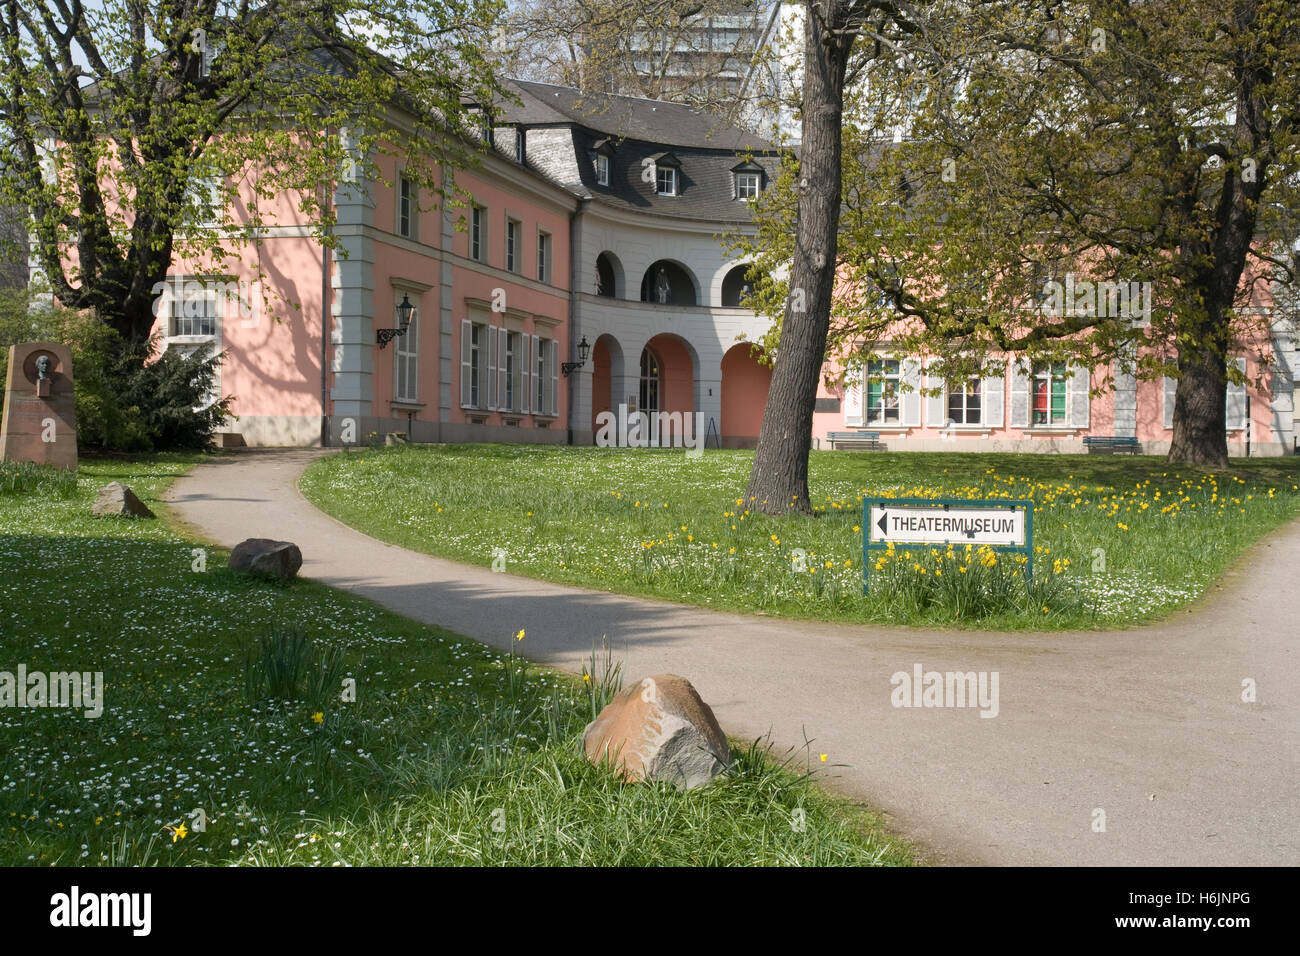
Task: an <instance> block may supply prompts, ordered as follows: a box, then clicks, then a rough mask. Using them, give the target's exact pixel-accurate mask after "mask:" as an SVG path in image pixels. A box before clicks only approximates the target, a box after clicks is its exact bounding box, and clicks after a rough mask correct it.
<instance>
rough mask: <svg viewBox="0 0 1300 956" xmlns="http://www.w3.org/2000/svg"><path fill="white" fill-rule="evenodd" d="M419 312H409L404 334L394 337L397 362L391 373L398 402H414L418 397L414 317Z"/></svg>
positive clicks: (416, 338) (417, 339)
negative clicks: (392, 373)
mask: <svg viewBox="0 0 1300 956" xmlns="http://www.w3.org/2000/svg"><path fill="white" fill-rule="evenodd" d="M418 318H419V313H418V311H417V312H412V313H411V324H410V325H409V326H407V328H406V334H405V335H399V336H398V337H397V338H396V339H394V340H393V341H394V343H396V345H397V348H396V350H395V351H394V353H393V361H395V362H396V363H397V368H396V370H395V374H394V375H393V383H394V389H393V391H394V395H393V397H394V398H396V399H397V400H398V401H399V402H414V401H416V400H417V399H418V398H419V390H418V389H417V388H416V373H417V371H418V367H417V361H416V357H417V353H418V352H419V330H418V328H417V327H416V319H418Z"/></svg>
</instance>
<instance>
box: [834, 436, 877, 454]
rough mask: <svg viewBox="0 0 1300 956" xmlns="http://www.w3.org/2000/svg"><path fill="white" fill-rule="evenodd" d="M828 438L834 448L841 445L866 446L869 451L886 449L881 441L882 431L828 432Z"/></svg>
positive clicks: (851, 446)
mask: <svg viewBox="0 0 1300 956" xmlns="http://www.w3.org/2000/svg"><path fill="white" fill-rule="evenodd" d="M826 440H827V441H829V442H830V443H831V449H832V450H834V449H835V448H838V447H840V446H846V447H850V448H865V449H866V450H867V451H884V448H885V446H884V444H883V443H882V442H881V441H880V432H827V434H826Z"/></svg>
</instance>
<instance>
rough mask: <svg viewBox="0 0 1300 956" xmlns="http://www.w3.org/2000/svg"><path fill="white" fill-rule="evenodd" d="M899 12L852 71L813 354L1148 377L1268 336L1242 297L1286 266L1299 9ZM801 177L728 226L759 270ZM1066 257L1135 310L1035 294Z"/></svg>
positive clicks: (950, 7)
mask: <svg viewBox="0 0 1300 956" xmlns="http://www.w3.org/2000/svg"><path fill="white" fill-rule="evenodd" d="M1229 11H1231V12H1229ZM908 18H909V20H911V21H912V22H913V28H912V29H908V30H903V31H899V32H898V33H897V34H896V35H892V36H890V37H889V42H888V43H875V44H872V43H869V42H864V43H862V44H861V46H860V48H859V50H858V51H857V53H856V54H855V63H854V64H853V67H852V69H851V71H850V76H851V77H853V78H854V80H853V82H851V83H850V85H849V88H848V91H847V93H846V102H845V113H844V126H843V145H844V152H843V164H842V168H843V174H844V186H843V196H844V206H843V213H842V216H841V221H840V237H839V249H838V267H839V276H840V286H839V288H838V293H839V294H838V295H837V297H836V301H835V304H834V308H833V311H832V315H831V333H830V338H829V342H828V353H829V354H831V355H837V356H844V357H845V358H846V359H847V361H848V364H849V367H850V368H851V369H852V368H856V369H860V368H861V361H862V357H863V354H864V350H869V349H872V348H887V349H888V350H889V351H891V352H896V353H899V354H908V355H914V356H923V357H926V358H927V359H929V367H930V372H931V375H932V377H933V378H934V379H936V380H938V379H942V378H947V379H948V380H950V381H958V380H961V379H963V378H965V377H966V376H968V375H972V374H978V373H979V372H980V371H981V366H982V364H983V363H984V362H985V361H986V360H987V359H989V358H995V357H1000V356H1002V355H1005V354H1007V353H1016V354H1019V355H1023V356H1025V357H1027V358H1028V359H1029V360H1030V361H1044V362H1045V361H1070V362H1073V363H1075V364H1077V365H1085V366H1088V367H1090V368H1101V369H1109V368H1110V367H1111V363H1112V362H1113V361H1116V360H1118V362H1119V363H1120V365H1121V367H1123V368H1125V369H1127V370H1132V371H1134V372H1136V373H1137V374H1138V376H1139V377H1141V378H1145V379H1154V378H1158V377H1159V376H1161V375H1164V374H1172V375H1175V376H1177V375H1178V374H1179V371H1180V369H1182V368H1184V366H1185V364H1186V362H1187V361H1188V356H1193V357H1199V356H1217V357H1218V358H1220V359H1221V358H1222V356H1223V355H1225V354H1228V353H1229V351H1230V350H1231V351H1232V352H1233V353H1234V354H1239V351H1240V350H1241V349H1242V348H1243V345H1244V344H1245V343H1249V342H1250V339H1251V338H1252V337H1254V336H1262V340H1263V341H1265V342H1267V323H1268V318H1269V317H1268V315H1267V314H1262V315H1261V314H1259V313H1257V312H1256V311H1255V310H1254V309H1248V308H1246V307H1247V306H1258V305H1260V304H1262V303H1263V302H1264V301H1265V299H1266V296H1267V294H1268V292H1269V283H1270V281H1271V280H1278V281H1282V282H1292V283H1294V282H1295V280H1296V278H1297V276H1296V269H1295V262H1294V261H1293V260H1292V258H1291V256H1290V255H1289V254H1288V253H1286V252H1285V250H1286V249H1288V248H1289V247H1290V246H1291V244H1292V243H1293V242H1294V241H1295V240H1296V238H1297V236H1300V217H1298V216H1297V212H1296V210H1297V209H1300V109H1298V108H1297V106H1296V103H1297V102H1300V86H1298V85H1297V76H1300V8H1298V7H1296V5H1295V4H1294V3H1289V2H1272V0H1266V2H1260V3H1257V4H1256V3H1249V4H1247V3H1236V2H1233V3H1228V4H1226V6H1225V4H1224V3H1222V2H1219V0H1188V2H1184V3H1179V4H1166V3H1132V4H1129V3H1113V2H1110V0H1078V2H1066V3H1059V4H1058V3H1050V4H1043V3H1041V2H1038V0H999V2H994V3H987V2H979V0H934V2H930V3H924V4H917V5H914V6H913V7H912V8H911V9H910V12H909V13H908ZM797 185H798V179H797V177H795V176H783V177H782V178H781V179H780V180H778V181H777V183H775V184H774V189H773V190H772V191H771V195H768V196H765V197H764V198H763V201H762V202H761V203H760V205H759V210H758V235H757V237H755V238H753V239H749V240H745V239H741V240H738V241H737V250H738V252H739V253H740V254H741V255H745V256H749V257H754V258H755V259H756V261H757V262H758V263H759V264H760V265H761V266H762V267H763V268H765V269H766V271H768V272H769V273H775V272H777V271H778V270H779V268H780V266H781V265H782V264H783V263H784V262H786V261H788V260H789V259H790V257H791V255H792V250H791V248H790V237H791V236H792V235H793V223H794V216H793V209H794V204H793V199H794V196H795V194H796V192H797ZM1067 274H1071V275H1073V276H1075V277H1077V280H1078V282H1079V283H1084V282H1087V281H1090V280H1093V281H1098V280H1099V281H1111V282H1125V283H1127V282H1137V283H1150V290H1151V294H1150V300H1149V304H1150V316H1149V318H1150V321H1149V323H1144V324H1141V325H1138V326H1136V327H1135V324H1134V322H1133V321H1132V318H1131V317H1130V316H1127V315H1123V314H1116V313H1115V310H1113V309H1112V308H1109V307H1108V308H1105V309H1101V310H1096V309H1094V310H1093V311H1092V312H1091V313H1090V312H1088V311H1087V310H1088V307H1089V306H1090V305H1095V304H1099V303H1097V301H1096V299H1093V300H1092V301H1091V302H1088V301H1084V300H1083V299H1082V298H1081V299H1080V300H1077V301H1076V302H1075V303H1064V306H1065V308H1064V309H1059V310H1054V309H1051V308H1046V309H1044V308H1039V299H1040V298H1042V290H1043V289H1044V284H1045V281H1046V280H1048V279H1054V280H1055V281H1057V282H1061V283H1062V284H1064V279H1065V276H1066V275H1067ZM775 291H776V293H777V294H774V295H772V296H770V297H769V301H768V302H766V303H760V305H762V306H764V307H765V308H766V310H767V311H768V312H769V314H771V315H772V316H773V319H774V322H779V318H777V316H778V314H779V313H780V311H781V309H782V308H783V307H784V301H785V299H784V290H783V289H780V288H777V289H776V290H775ZM768 344H769V346H770V345H771V344H774V340H773V341H770V342H769V343H768ZM1271 357H1272V356H1271V354H1270V353H1269V352H1268V350H1267V349H1266V348H1265V350H1264V353H1263V354H1262V355H1261V358H1262V359H1263V360H1264V361H1265V362H1266V363H1267V362H1268V361H1270V360H1271ZM1228 374H1229V376H1230V380H1236V379H1237V373H1236V371H1235V370H1232V369H1230V370H1229V372H1228ZM1210 413H1211V414H1212V415H1213V414H1219V412H1218V410H1217V409H1212V410H1211V412H1210Z"/></svg>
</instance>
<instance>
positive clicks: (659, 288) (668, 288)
mask: <svg viewBox="0 0 1300 956" xmlns="http://www.w3.org/2000/svg"><path fill="white" fill-rule="evenodd" d="M672 297H673V287H672V283H670V282H669V281H668V270H667V269H665V268H664V267H663V266H660V267H659V269H658V270H657V271H656V273H655V301H656V302H658V303H659V304H660V305H667V304H668V300H669V299H671V298H672Z"/></svg>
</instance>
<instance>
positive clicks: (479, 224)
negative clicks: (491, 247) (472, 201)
mask: <svg viewBox="0 0 1300 956" xmlns="http://www.w3.org/2000/svg"><path fill="white" fill-rule="evenodd" d="M483 222H484V214H483V207H482V206H471V207H470V211H469V257H470V258H471V259H473V260H474V261H475V262H482V261H483Z"/></svg>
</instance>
